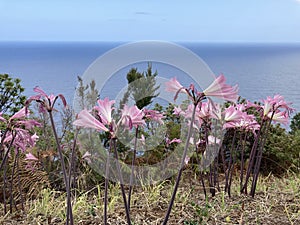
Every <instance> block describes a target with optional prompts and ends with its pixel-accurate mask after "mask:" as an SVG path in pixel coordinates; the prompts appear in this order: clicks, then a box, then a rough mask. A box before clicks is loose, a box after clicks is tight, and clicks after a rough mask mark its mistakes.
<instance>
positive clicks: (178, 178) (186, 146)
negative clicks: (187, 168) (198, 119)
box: [163, 103, 197, 225]
mask: <svg viewBox="0 0 300 225" xmlns="http://www.w3.org/2000/svg"><path fill="white" fill-rule="evenodd" d="M196 107H197V104H196V103H194V108H193V113H192V118H191V124H190V127H189V130H188V134H187V139H186V142H185V146H184V151H183V155H182V158H181V165H180V169H179V172H178V175H177V179H176V182H175V186H174V190H173V193H172V197H171V200H170V203H169V207H168V210H167V213H166V216H165V218H164V221H163V225H166V224H167V222H168V220H169V217H170V214H171V210H172V207H173V204H174V200H175V197H176V193H177V189H178V186H179V181H180V178H181V175H182V171H183V168H184V164H185V162H184V160H185V157H186V155H187V150H188V147H189V143H190V138H191V134H192V129H193V123H194V120H195V113H196Z"/></svg>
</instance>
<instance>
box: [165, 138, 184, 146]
mask: <svg viewBox="0 0 300 225" xmlns="http://www.w3.org/2000/svg"><path fill="white" fill-rule="evenodd" d="M172 143H181V140H180V139H179V138H173V139H172V140H170V139H169V138H166V144H167V145H170V144H172Z"/></svg>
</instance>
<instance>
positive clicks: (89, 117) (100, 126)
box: [73, 98, 146, 138]
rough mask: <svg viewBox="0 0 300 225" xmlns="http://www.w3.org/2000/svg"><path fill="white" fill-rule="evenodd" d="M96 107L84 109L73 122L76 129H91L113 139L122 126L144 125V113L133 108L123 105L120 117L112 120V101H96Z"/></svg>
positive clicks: (130, 127) (113, 102)
mask: <svg viewBox="0 0 300 225" xmlns="http://www.w3.org/2000/svg"><path fill="white" fill-rule="evenodd" d="M97 103H98V105H97V106H94V108H93V109H92V110H87V109H84V110H82V111H81V112H80V113H79V114H78V115H77V118H76V120H75V121H74V123H73V124H74V125H75V126H78V127H85V128H93V129H96V130H98V131H104V132H110V134H111V137H112V138H115V135H116V133H117V131H118V128H119V127H120V126H121V125H123V126H124V127H125V128H127V129H132V128H133V127H138V126H142V125H144V124H145V119H144V118H145V116H146V114H145V112H144V111H143V110H140V109H138V108H137V107H136V106H135V105H134V106H127V105H124V107H123V109H122V112H121V116H120V118H119V119H118V120H114V119H113V111H114V110H115V108H114V107H113V106H114V104H115V101H114V100H109V98H105V99H104V100H101V99H100V100H98V101H97Z"/></svg>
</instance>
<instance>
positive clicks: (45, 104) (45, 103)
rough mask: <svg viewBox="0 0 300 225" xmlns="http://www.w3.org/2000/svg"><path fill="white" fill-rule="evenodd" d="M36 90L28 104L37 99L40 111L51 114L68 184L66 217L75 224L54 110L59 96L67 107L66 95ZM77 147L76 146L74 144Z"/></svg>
mask: <svg viewBox="0 0 300 225" xmlns="http://www.w3.org/2000/svg"><path fill="white" fill-rule="evenodd" d="M34 91H35V92H36V93H37V95H35V96H32V97H30V98H29V99H28V100H27V101H26V105H27V106H28V105H29V104H30V103H31V102H32V101H35V102H37V103H38V104H39V111H40V112H43V113H45V112H47V113H48V114H49V118H50V123H51V127H52V132H53V135H54V138H55V142H56V147H57V151H58V154H59V158H60V163H61V169H62V173H63V178H64V183H65V186H66V193H67V199H66V201H67V213H66V214H67V219H66V224H67V225H69V224H70V225H73V224H74V220H73V211H72V202H71V187H70V179H69V178H68V172H67V169H66V165H65V160H64V155H63V152H62V148H61V143H60V141H59V137H58V134H57V131H56V126H55V122H54V118H53V110H54V106H55V103H56V101H57V99H58V98H60V99H61V101H62V103H63V106H64V107H67V102H66V100H65V97H64V96H63V95H62V94H59V95H56V96H55V95H53V94H51V95H47V94H46V93H45V92H44V91H43V90H42V89H41V88H39V87H35V88H34ZM74 147H75V146H74Z"/></svg>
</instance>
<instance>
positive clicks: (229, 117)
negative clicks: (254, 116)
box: [224, 105, 243, 122]
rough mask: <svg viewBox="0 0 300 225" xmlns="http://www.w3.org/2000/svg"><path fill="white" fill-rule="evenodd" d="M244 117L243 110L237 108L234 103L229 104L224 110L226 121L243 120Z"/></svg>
mask: <svg viewBox="0 0 300 225" xmlns="http://www.w3.org/2000/svg"><path fill="white" fill-rule="evenodd" d="M242 117H243V112H241V111H240V110H238V109H236V108H235V107H234V106H233V105H231V106H229V107H228V108H226V109H225V111H224V120H225V121H226V122H229V121H237V120H241V119H242Z"/></svg>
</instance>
